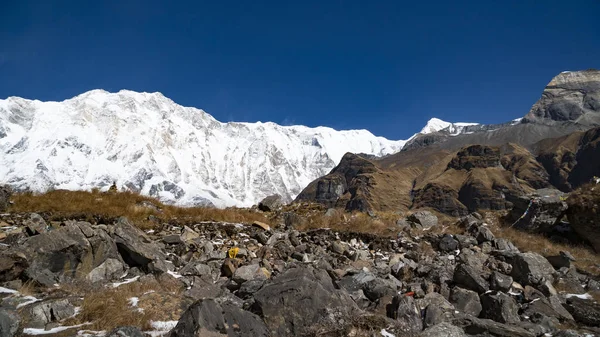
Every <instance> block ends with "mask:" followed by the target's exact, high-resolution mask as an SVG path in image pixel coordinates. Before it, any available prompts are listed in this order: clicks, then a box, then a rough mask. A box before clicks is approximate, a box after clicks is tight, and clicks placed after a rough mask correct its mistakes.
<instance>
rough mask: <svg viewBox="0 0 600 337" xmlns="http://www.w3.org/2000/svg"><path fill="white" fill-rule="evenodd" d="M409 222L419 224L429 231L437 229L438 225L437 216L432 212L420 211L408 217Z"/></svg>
mask: <svg viewBox="0 0 600 337" xmlns="http://www.w3.org/2000/svg"><path fill="white" fill-rule="evenodd" d="M407 220H408V221H412V222H414V223H417V224H419V225H421V226H422V227H423V229H429V228H431V227H435V226H437V224H438V218H437V216H435V215H433V213H431V212H430V211H418V212H415V213H413V214H411V215H409V216H408V218H407Z"/></svg>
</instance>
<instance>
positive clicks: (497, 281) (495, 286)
mask: <svg viewBox="0 0 600 337" xmlns="http://www.w3.org/2000/svg"><path fill="white" fill-rule="evenodd" d="M512 283H513V278H512V277H510V276H508V275H505V274H502V273H499V272H497V271H493V272H492V275H491V276H490V289H491V290H497V291H503V292H507V291H508V290H510V286H511V285H512Z"/></svg>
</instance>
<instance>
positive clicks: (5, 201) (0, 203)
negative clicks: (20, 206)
mask: <svg viewBox="0 0 600 337" xmlns="http://www.w3.org/2000/svg"><path fill="white" fill-rule="evenodd" d="M11 194H12V190H11V188H10V187H8V186H3V185H0V212H5V211H6V210H7V209H8V206H9V205H10V196H11Z"/></svg>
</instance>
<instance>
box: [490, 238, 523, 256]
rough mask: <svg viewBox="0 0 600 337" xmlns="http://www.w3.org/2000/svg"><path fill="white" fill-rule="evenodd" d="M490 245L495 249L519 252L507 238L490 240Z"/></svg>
mask: <svg viewBox="0 0 600 337" xmlns="http://www.w3.org/2000/svg"><path fill="white" fill-rule="evenodd" d="M492 245H493V247H494V248H496V249H497V250H503V251H508V252H515V253H519V248H517V246H515V245H514V244H513V243H512V242H511V241H509V240H507V239H503V238H496V239H494V240H493V241H492Z"/></svg>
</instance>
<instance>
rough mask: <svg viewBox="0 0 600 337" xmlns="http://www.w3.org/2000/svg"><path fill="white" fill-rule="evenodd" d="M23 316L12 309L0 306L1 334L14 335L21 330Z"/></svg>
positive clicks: (5, 335)
mask: <svg viewBox="0 0 600 337" xmlns="http://www.w3.org/2000/svg"><path fill="white" fill-rule="evenodd" d="M19 324H21V318H20V317H19V315H18V314H17V313H16V312H14V311H11V310H8V309H4V308H0V336H2V337H13V336H16V335H17V332H18V331H19Z"/></svg>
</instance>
